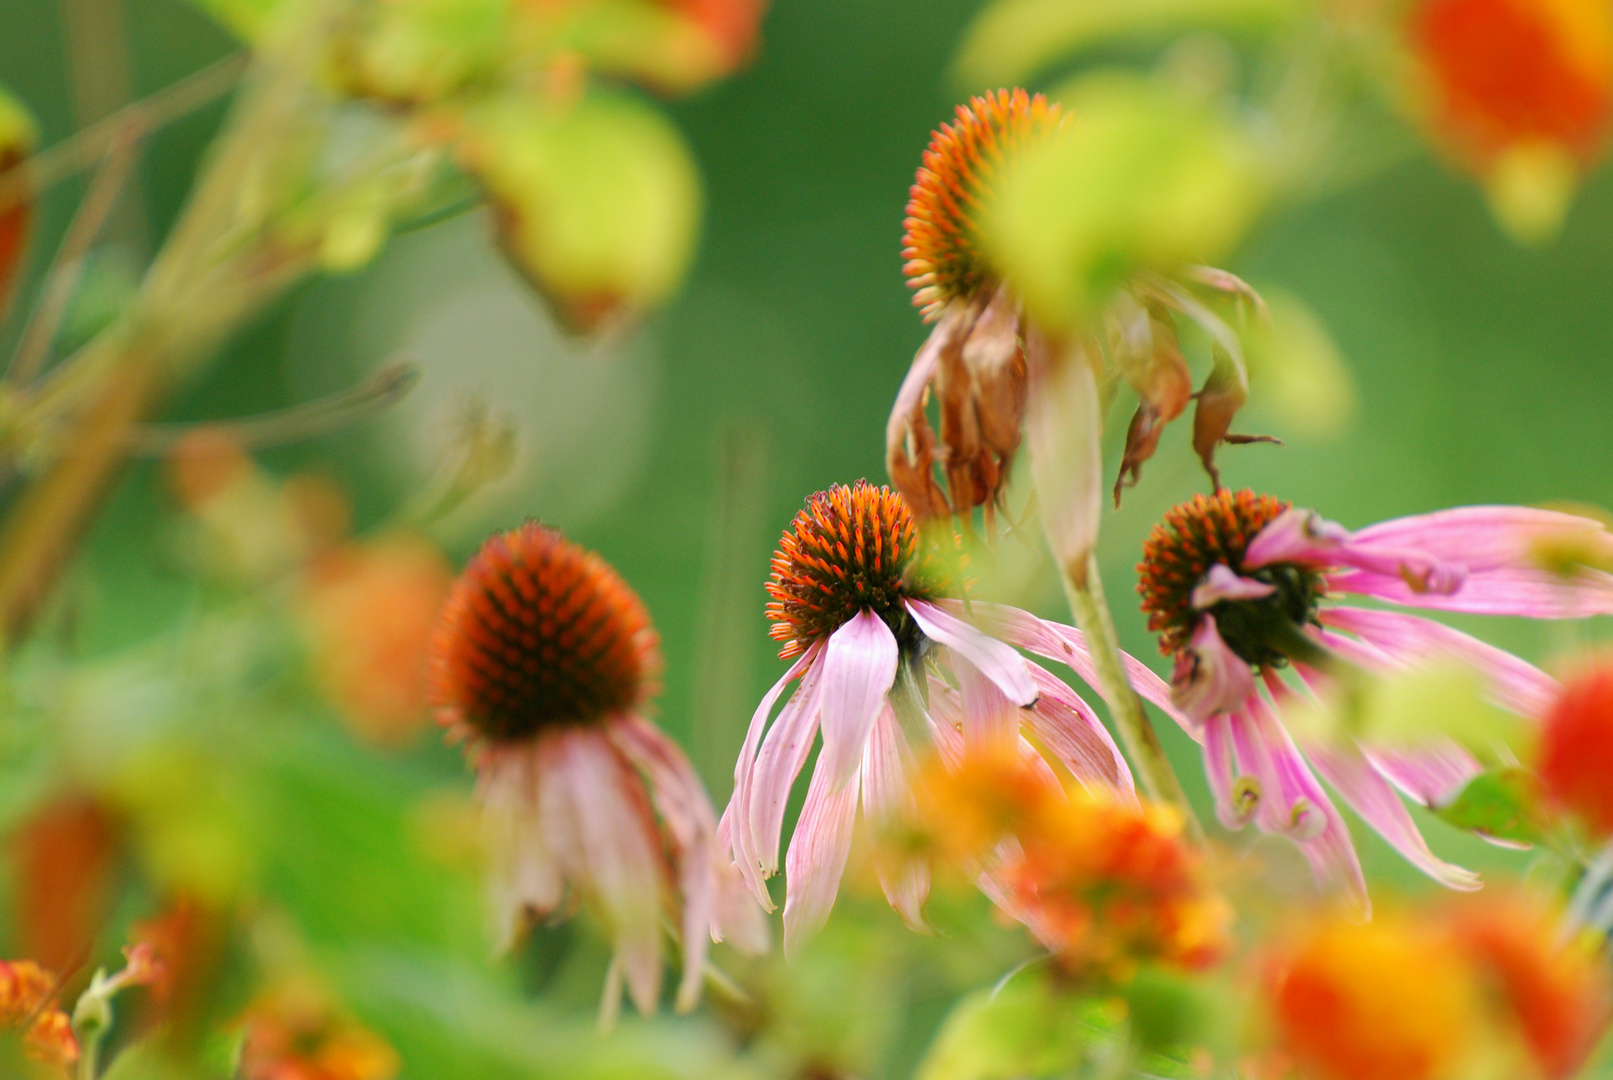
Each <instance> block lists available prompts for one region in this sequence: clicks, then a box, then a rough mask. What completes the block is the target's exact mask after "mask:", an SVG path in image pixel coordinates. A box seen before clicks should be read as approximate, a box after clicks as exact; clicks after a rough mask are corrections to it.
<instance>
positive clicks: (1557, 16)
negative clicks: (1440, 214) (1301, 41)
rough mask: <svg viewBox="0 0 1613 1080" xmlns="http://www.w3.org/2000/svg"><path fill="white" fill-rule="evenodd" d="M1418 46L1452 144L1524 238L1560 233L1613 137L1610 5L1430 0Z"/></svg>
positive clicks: (1418, 11)
mask: <svg viewBox="0 0 1613 1080" xmlns="http://www.w3.org/2000/svg"><path fill="white" fill-rule="evenodd" d="M1409 19H1410V22H1409V27H1408V30H1409V37H1410V40H1411V45H1412V49H1413V52H1414V54H1415V55H1416V57H1417V60H1418V61H1419V68H1420V70H1421V72H1422V74H1423V78H1424V81H1425V82H1426V84H1427V87H1426V94H1427V96H1428V97H1429V98H1430V99H1431V100H1430V101H1429V103H1428V108H1429V110H1430V112H1431V120H1432V122H1433V124H1434V125H1435V127H1436V129H1437V132H1438V134H1439V136H1440V137H1441V139H1442V141H1443V142H1444V143H1445V144H1446V145H1447V146H1449V147H1450V149H1451V150H1452V151H1453V152H1454V153H1455V154H1457V155H1458V156H1459V157H1460V158H1461V159H1462V160H1463V162H1464V163H1465V164H1466V165H1467V166H1468V167H1469V168H1471V169H1473V170H1474V171H1475V172H1477V173H1478V174H1479V176H1480V177H1482V178H1483V179H1485V180H1486V181H1487V182H1488V184H1489V185H1490V188H1491V193H1492V198H1493V199H1494V200H1495V203H1496V207H1497V210H1498V211H1499V212H1500V213H1501V215H1502V217H1503V219H1504V220H1508V219H1510V221H1509V223H1513V224H1515V225H1516V226H1517V227H1518V229H1519V231H1521V232H1522V233H1524V234H1525V237H1526V238H1528V234H1529V233H1531V232H1533V233H1536V234H1546V233H1549V232H1551V231H1554V230H1555V226H1556V224H1557V222H1558V221H1559V220H1560V218H1561V214H1562V210H1563V208H1564V206H1565V205H1566V201H1567V196H1568V195H1569V194H1570V193H1571V191H1572V188H1573V185H1574V181H1575V179H1576V174H1577V173H1578V172H1579V171H1580V170H1582V169H1583V168H1584V167H1585V166H1587V165H1588V164H1590V163H1591V162H1592V161H1594V160H1595V159H1596V158H1597V157H1598V156H1600V154H1601V153H1602V151H1603V150H1604V149H1605V148H1606V146H1607V141H1608V136H1609V134H1610V132H1613V11H1610V10H1609V9H1608V6H1607V5H1606V4H1604V3H1602V2H1601V0H1552V2H1538V0H1420V2H1419V3H1416V4H1413V5H1412V6H1411V9H1410V15H1409Z"/></svg>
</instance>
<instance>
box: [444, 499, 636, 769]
mask: <svg viewBox="0 0 1613 1080" xmlns="http://www.w3.org/2000/svg"><path fill="white" fill-rule="evenodd" d="M660 667H661V654H660V649H659V645H658V639H657V637H656V634H655V630H654V629H653V628H652V627H651V625H650V617H649V614H648V613H647V612H646V611H645V610H644V605H643V603H642V602H640V600H639V598H638V596H637V595H635V594H634V592H633V590H632V589H630V588H629V587H628V586H627V583H626V582H624V581H623V580H622V579H621V577H620V576H619V575H618V574H617V573H616V571H614V570H612V569H611V568H610V566H609V565H608V564H607V563H606V562H605V561H604V560H603V559H601V558H600V557H599V556H598V555H595V554H593V553H592V552H589V551H585V550H583V549H582V548H580V547H578V546H577V545H576V544H573V543H571V542H570V541H568V540H566V538H565V537H563V536H561V535H560V533H559V532H557V531H555V530H554V529H550V528H546V527H544V526H542V525H539V524H537V523H536V522H528V523H527V524H525V525H522V526H521V527H520V528H518V529H512V530H511V531H509V532H506V533H501V534H499V535H497V536H494V537H492V538H491V539H489V540H488V541H487V543H485V544H484V545H482V550H481V551H479V552H478V553H477V554H476V557H475V558H474V559H472V560H471V562H470V565H469V566H467V567H466V568H465V572H464V573H463V574H461V575H460V577H459V580H458V581H456V582H455V583H454V587H453V589H452V591H451V592H450V593H449V596H448V601H447V604H446V605H445V607H444V609H443V613H442V616H441V618H440V620H439V622H438V625H437V632H436V636H435V639H434V641H433V643H432V660H431V684H432V686H431V689H432V700H433V702H434V703H435V704H436V705H438V706H439V707H441V708H443V709H444V710H446V711H447V712H448V714H449V716H450V717H451V719H453V720H457V721H462V722H463V723H464V724H465V725H466V726H467V727H468V728H470V730H471V731H473V732H474V733H476V734H478V735H481V736H483V737H485V738H487V739H492V740H515V739H523V738H527V737H529V736H533V735H536V734H538V733H539V732H541V731H543V730H544V729H546V728H551V727H555V726H559V725H571V724H591V723H595V722H598V721H600V720H603V719H604V718H605V717H607V716H609V715H611V714H613V713H618V712H622V711H626V710H631V709H635V708H638V707H640V706H642V705H643V704H644V703H645V701H646V700H647V699H648V698H649V697H650V696H651V695H652V694H653V693H654V692H655V690H656V678H657V676H658V675H659V673H660Z"/></svg>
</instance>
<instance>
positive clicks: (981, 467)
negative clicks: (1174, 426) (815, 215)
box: [885, 89, 1260, 566]
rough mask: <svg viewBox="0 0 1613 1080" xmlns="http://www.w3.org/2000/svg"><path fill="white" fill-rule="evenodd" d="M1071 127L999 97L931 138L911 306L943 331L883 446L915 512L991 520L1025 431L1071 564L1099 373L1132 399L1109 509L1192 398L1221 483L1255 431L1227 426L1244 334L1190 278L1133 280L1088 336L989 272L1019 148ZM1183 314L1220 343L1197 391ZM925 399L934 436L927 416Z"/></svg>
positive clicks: (1196, 272) (1034, 104)
mask: <svg viewBox="0 0 1613 1080" xmlns="http://www.w3.org/2000/svg"><path fill="white" fill-rule="evenodd" d="M1070 120H1071V117H1070V116H1069V115H1067V114H1066V113H1065V112H1064V111H1063V110H1062V109H1061V108H1060V106H1059V105H1057V104H1050V103H1049V102H1048V101H1047V100H1046V99H1045V98H1044V97H1043V96H1042V95H1040V94H1037V95H1035V96H1031V95H1029V94H1027V93H1026V92H1025V91H1023V90H1017V89H1016V90H1012V91H1009V90H999V91H995V92H992V93H988V94H986V95H985V96H984V97H976V98H973V99H971V101H970V102H969V104H968V105H960V106H958V109H957V117H956V120H955V121H954V122H953V123H951V124H943V125H942V126H941V128H940V129H939V130H938V131H936V132H935V133H934V134H933V136H932V137H931V140H930V145H929V148H928V149H927V150H926V151H925V153H924V163H923V165H922V166H921V167H920V168H919V170H918V175H917V178H916V180H915V182H914V184H913V187H912V191H911V199H910V201H909V202H908V205H907V219H906V223H905V226H906V235H905V236H904V239H903V249H902V255H903V258H904V259H905V260H906V265H905V268H904V269H905V272H906V274H907V278H908V284H909V285H910V286H912V287H913V288H914V289H915V290H917V291H916V293H915V294H914V297H913V302H914V304H915V305H917V306H918V307H920V308H921V309H922V310H923V313H924V318H925V321H927V322H932V323H934V329H933V330H932V331H931V333H930V335H929V338H928V339H927V340H926V341H925V343H924V345H923V346H922V347H921V348H920V349H919V351H918V354H917V355H916V356H915V357H914V359H913V364H912V367H911V368H910V370H909V371H908V374H907V377H906V379H905V381H904V382H903V383H902V387H901V390H900V392H899V393H898V395H897V399H896V402H895V405H894V406H893V408H892V410H891V415H890V420H889V423H888V424H887V426H886V442H885V458H886V468H887V470H888V471H889V473H890V476H891V481H892V483H894V484H895V485H896V488H897V489H898V490H899V491H901V493H902V494H903V495H904V496H905V497H906V498H907V500H908V502H909V503H910V504H911V505H912V507H913V509H914V512H915V513H917V514H918V515H919V516H920V517H921V518H931V517H938V516H945V515H948V514H957V515H968V514H969V513H970V512H971V511H973V510H974V508H975V507H984V508H985V512H986V513H987V514H988V515H991V514H992V513H994V511H995V509H996V507H997V505H998V504H999V502H1000V500H1001V496H1002V493H1003V486H1004V484H1005V483H1006V482H1007V479H1008V474H1009V470H1010V468H1011V466H1012V464H1013V460H1014V457H1015V455H1016V453H1017V452H1018V450H1019V445H1020V440H1021V435H1022V432H1023V436H1024V438H1025V439H1026V440H1027V442H1028V445H1029V449H1030V454H1031V464H1032V469H1033V472H1034V473H1035V474H1036V476H1035V479H1036V485H1037V492H1038V495H1039V497H1040V499H1041V503H1042V512H1043V516H1044V519H1045V521H1046V525H1047V530H1048V534H1049V538H1050V540H1051V541H1052V542H1053V546H1054V549H1055V554H1056V555H1057V556H1058V557H1059V558H1060V561H1061V563H1062V564H1064V565H1066V566H1068V565H1071V564H1073V563H1074V562H1075V561H1076V560H1078V559H1081V558H1084V557H1085V555H1086V554H1087V553H1088V552H1089V551H1090V550H1091V548H1092V546H1093V544H1094V543H1095V541H1096V535H1097V520H1098V513H1099V507H1100V502H1101V488H1102V476H1101V473H1102V460H1101V452H1100V449H1099V442H1098V440H1099V435H1100V434H1101V432H1102V427H1103V420H1102V410H1101V407H1100V401H1101V398H1100V395H1099V391H1098V386H1099V381H1100V380H1101V379H1103V378H1105V377H1106V376H1108V375H1112V374H1113V375H1118V376H1119V377H1121V378H1124V379H1125V380H1126V381H1127V383H1128V384H1129V385H1130V386H1131V387H1132V388H1133V389H1134V390H1135V391H1136V393H1137V395H1138V398H1139V404H1138V408H1137V413H1136V415H1135V416H1134V417H1133V419H1132V421H1131V426H1130V429H1129V430H1128V432H1127V437H1126V451H1125V457H1124V460H1123V461H1122V464H1121V468H1120V476H1119V479H1117V480H1116V483H1115V498H1116V500H1118V499H1119V494H1120V488H1121V486H1122V485H1123V484H1125V483H1135V482H1136V478H1137V476H1138V475H1139V473H1140V470H1141V468H1142V464H1143V462H1144V461H1146V460H1147V459H1148V458H1149V457H1151V456H1152V455H1153V453H1154V450H1155V448H1156V447H1157V445H1158V442H1159V438H1160V435H1161V433H1162V432H1163V430H1164V427H1165V425H1166V424H1168V423H1169V422H1170V421H1171V420H1174V419H1176V418H1177V417H1178V416H1180V415H1181V414H1182V413H1183V412H1184V411H1185V410H1186V408H1187V406H1188V404H1189V403H1190V402H1192V401H1194V400H1195V399H1196V400H1197V412H1196V414H1195V419H1194V425H1193V426H1194V434H1193V445H1194V448H1195V449H1196V450H1197V451H1198V453H1199V454H1200V456H1201V457H1202V458H1203V461H1204V464H1205V467H1206V468H1207V469H1209V470H1210V472H1211V475H1212V476H1213V475H1215V463H1214V455H1215V448H1216V447H1217V445H1219V444H1220V443H1223V442H1240V441H1250V440H1251V439H1254V438H1258V437H1253V436H1239V435H1231V434H1229V433H1228V428H1229V426H1230V425H1231V422H1232V418H1233V415H1234V414H1235V413H1236V412H1237V410H1238V408H1239V407H1240V406H1241V405H1242V404H1243V400H1244V398H1245V396H1246V393H1247V376H1246V374H1245V373H1244V371H1243V367H1242V360H1241V352H1240V348H1239V346H1238V344H1237V337H1236V335H1235V334H1234V333H1233V331H1232V330H1231V329H1230V328H1229V327H1228V326H1227V325H1226V324H1225V323H1224V322H1223V321H1222V320H1221V319H1220V318H1219V317H1218V316H1216V315H1215V314H1214V313H1213V312H1212V311H1211V310H1210V309H1209V308H1208V307H1207V306H1206V305H1205V304H1204V303H1203V302H1201V301H1200V300H1198V299H1196V298H1195V297H1194V296H1193V294H1192V292H1191V291H1190V290H1189V289H1188V288H1187V287H1185V286H1184V284H1183V283H1182V282H1179V281H1177V280H1174V279H1170V278H1166V277H1163V276H1159V275H1155V274H1140V275H1137V276H1136V277H1135V278H1134V279H1133V280H1130V281H1128V282H1126V283H1124V285H1123V287H1122V288H1120V289H1118V290H1117V291H1116V293H1115V295H1114V297H1113V298H1112V300H1111V301H1110V302H1109V303H1108V305H1107V306H1106V307H1105V309H1104V310H1103V312H1102V314H1101V317H1100V318H1098V319H1097V320H1095V323H1094V330H1093V332H1091V333H1083V334H1078V335H1076V336H1075V338H1073V339H1069V340H1065V339H1064V338H1063V337H1062V336H1061V335H1059V334H1056V333H1052V332H1050V331H1049V330H1048V329H1047V328H1045V327H1040V326H1038V325H1037V324H1036V323H1035V321H1034V320H1032V319H1030V318H1028V317H1027V315H1026V313H1025V311H1024V306H1023V304H1022V303H1021V299H1020V297H1018V296H1017V295H1016V294H1015V292H1014V290H1013V289H1012V288H1011V287H1010V286H1009V285H1007V284H1006V283H1005V282H1004V281H1003V279H1002V275H1001V273H1000V272H999V271H998V269H997V268H996V267H994V266H993V265H992V262H991V260H990V259H989V258H988V254H987V252H986V251H985V250H984V247H983V245H982V243H981V240H980V237H979V235H978V233H977V229H978V226H979V219H980V218H981V216H982V214H983V212H984V210H985V207H986V206H987V204H988V203H989V201H990V199H991V197H992V195H993V193H994V191H995V190H996V188H997V185H998V184H999V183H1000V181H1001V179H1002V176H1003V174H1004V172H1005V171H1006V170H1008V169H1010V168H1011V167H1012V166H1013V165H1014V164H1015V162H1016V160H1017V159H1018V158H1019V157H1020V155H1022V154H1023V153H1024V152H1025V151H1026V150H1028V149H1030V148H1033V147H1036V146H1038V145H1040V144H1042V143H1044V142H1045V141H1046V140H1048V139H1049V138H1051V137H1053V136H1054V135H1055V133H1057V132H1059V131H1060V130H1061V129H1062V128H1064V127H1066V126H1068V124H1069V122H1070ZM1182 276H1183V277H1184V280H1186V281H1187V282H1188V283H1189V284H1192V285H1198V286H1204V287H1208V288H1210V289H1212V290H1214V291H1216V292H1219V293H1222V294H1226V295H1232V296H1234V297H1236V298H1238V299H1239V300H1240V301H1248V302H1250V303H1252V304H1254V305H1255V306H1256V307H1257V308H1258V307H1260V305H1259V300H1258V297H1256V296H1255V295H1254V294H1253V292H1252V291H1251V290H1249V288H1248V286H1247V285H1245V284H1244V283H1243V282H1241V281H1239V280H1238V279H1237V278H1235V277H1233V276H1232V275H1231V274H1227V273H1225V272H1223V271H1218V270H1211V269H1208V268H1203V267H1189V268H1187V269H1185V270H1184V271H1183V275H1182ZM1177 315H1180V316H1182V317H1185V318H1187V319H1189V320H1191V321H1193V322H1196V323H1198V324H1200V325H1201V326H1203V327H1204V328H1205V329H1206V331H1207V332H1208V333H1209V335H1210V337H1211V338H1212V340H1214V341H1215V342H1217V348H1216V355H1217V362H1216V367H1215V370H1214V371H1213V372H1212V373H1211V374H1210V376H1209V378H1208V379H1207V380H1206V382H1205V383H1204V385H1203V386H1202V387H1201V388H1200V389H1199V390H1198V391H1197V392H1195V391H1194V389H1193V378H1192V374H1191V372H1190V371H1189V370H1188V365H1187V361H1186V360H1185V359H1184V357H1183V354H1182V350H1181V348H1180V345H1179V342H1178V337H1177V328H1176V324H1175V322H1174V317H1175V316H1177ZM932 395H933V396H934V398H935V399H936V401H937V406H938V414H939V420H940V430H939V432H937V431H935V430H934V429H933V428H932V427H931V425H930V421H929V417H928V415H927V407H928V402H929V399H930V397H931V396H932ZM938 468H939V471H940V475H941V479H944V481H945V488H944V489H943V487H942V485H941V484H940V483H939V482H938V480H937V476H936V471H937V469H938Z"/></svg>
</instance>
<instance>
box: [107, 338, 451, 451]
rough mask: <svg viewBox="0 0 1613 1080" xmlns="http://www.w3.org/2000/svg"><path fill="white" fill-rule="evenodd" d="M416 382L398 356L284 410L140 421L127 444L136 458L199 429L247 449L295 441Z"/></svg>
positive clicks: (378, 406) (340, 423)
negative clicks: (331, 390) (178, 420)
mask: <svg viewBox="0 0 1613 1080" xmlns="http://www.w3.org/2000/svg"><path fill="white" fill-rule="evenodd" d="M419 381H420V369H419V368H418V367H416V366H415V365H413V364H411V363H407V362H402V361H400V362H397V363H392V364H387V365H385V366H384V367H382V368H380V369H379V370H377V371H376V372H375V374H373V375H371V376H370V377H369V378H368V379H365V380H364V381H363V382H361V383H359V384H358V385H357V386H351V387H348V388H347V389H346V390H338V391H337V392H336V393H334V394H331V395H329V396H327V397H323V398H319V399H318V400H316V401H309V402H305V403H303V404H301V405H294V406H292V407H291V408H289V409H279V410H276V411H275V412H270V413H263V414H260V415H258V416H249V417H243V418H241V419H238V420H218V421H202V422H200V423H191V424H140V425H137V426H135V427H133V428H131V429H130V430H129V432H128V434H127V440H128V441H127V448H128V451H129V453H131V454H135V455H139V456H142V457H165V456H167V454H169V453H170V452H171V451H172V450H173V448H174V447H175V446H176V445H178V444H179V442H180V440H182V439H184V438H185V436H187V435H189V434H191V433H192V432H194V431H197V430H198V429H201V428H206V429H208V430H211V431H220V432H223V433H225V434H227V435H229V436H230V437H231V441H232V442H234V443H236V444H237V445H239V446H242V447H245V448H250V449H262V448H264V447H267V446H283V445H285V444H286V443H293V442H301V441H303V440H304V439H312V438H314V437H316V436H319V435H324V434H327V433H329V432H332V431H339V430H340V429H342V428H344V427H346V426H348V425H349V424H352V423H354V422H355V421H357V420H360V419H363V418H364V417H367V416H371V415H373V414H374V413H377V412H379V411H381V410H382V409H385V408H387V407H388V406H390V405H392V404H394V403H395V402H398V401H401V400H402V399H403V397H404V395H406V394H407V393H408V392H409V391H410V390H413V389H414V388H415V386H416V384H418V383H419Z"/></svg>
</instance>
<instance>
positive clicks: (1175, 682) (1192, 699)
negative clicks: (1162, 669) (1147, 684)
mask: <svg viewBox="0 0 1613 1080" xmlns="http://www.w3.org/2000/svg"><path fill="white" fill-rule="evenodd" d="M1254 689H1255V679H1254V675H1253V674H1252V673H1251V672H1250V670H1249V663H1248V661H1246V660H1244V659H1243V657H1241V656H1239V655H1238V654H1237V653H1235V652H1233V651H1232V647H1231V646H1229V645H1228V644H1227V643H1226V641H1224V640H1223V639H1222V637H1221V631H1220V629H1219V628H1218V627H1217V626H1216V622H1215V616H1214V615H1211V614H1210V613H1209V612H1205V613H1204V614H1203V615H1200V616H1199V624H1198V627H1197V628H1196V629H1194V631H1193V637H1192V639H1191V640H1190V641H1189V642H1188V647H1187V648H1185V649H1183V650H1182V651H1181V652H1180V653H1178V654H1177V657H1176V670H1175V671H1174V672H1173V673H1172V675H1171V700H1172V701H1174V702H1175V703H1176V705H1177V707H1179V708H1180V709H1181V710H1182V711H1183V712H1184V713H1186V714H1187V715H1188V716H1189V717H1191V718H1193V719H1194V720H1197V721H1199V722H1200V723H1202V722H1203V721H1204V720H1206V719H1208V718H1209V717H1211V716H1214V715H1215V714H1217V713H1224V712H1231V711H1232V710H1234V709H1237V708H1239V707H1240V706H1241V705H1242V704H1243V702H1244V701H1245V700H1246V699H1247V698H1248V697H1249V695H1250V694H1252V693H1254Z"/></svg>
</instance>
